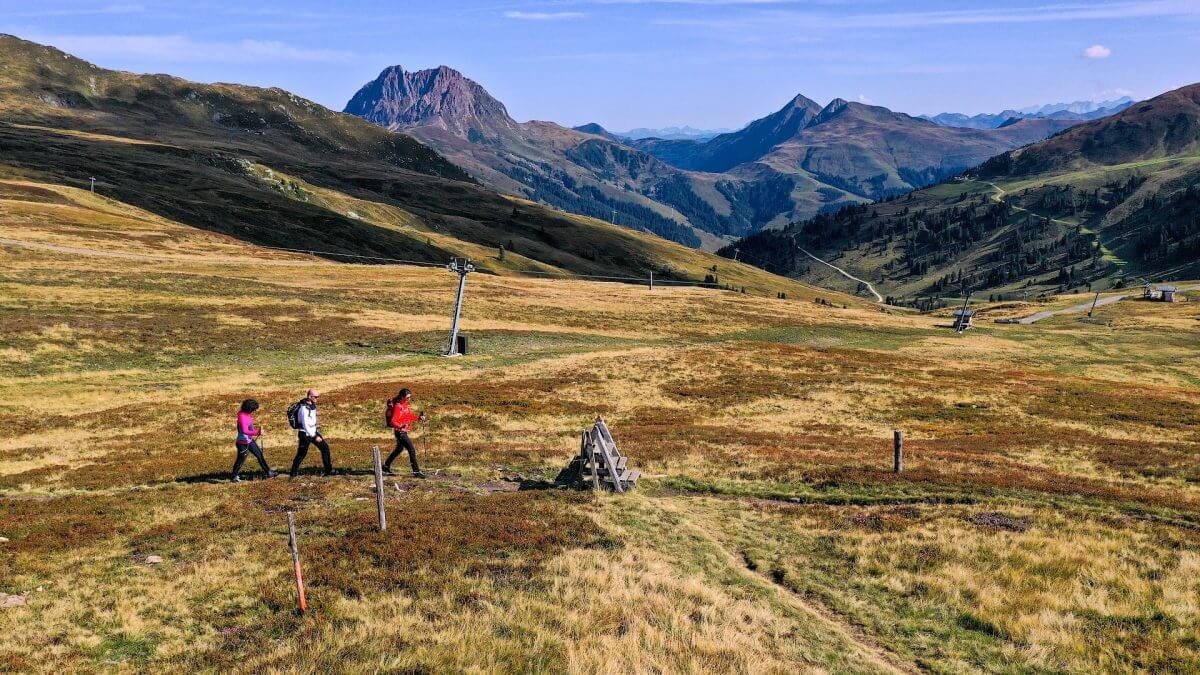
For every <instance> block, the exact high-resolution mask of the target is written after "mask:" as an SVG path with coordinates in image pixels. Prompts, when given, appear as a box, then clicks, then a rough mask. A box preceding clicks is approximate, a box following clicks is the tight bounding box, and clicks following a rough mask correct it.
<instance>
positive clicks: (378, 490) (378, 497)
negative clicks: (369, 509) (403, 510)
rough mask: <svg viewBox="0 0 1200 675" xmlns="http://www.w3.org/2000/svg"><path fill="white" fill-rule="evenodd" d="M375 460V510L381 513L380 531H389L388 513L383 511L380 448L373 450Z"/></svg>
mask: <svg viewBox="0 0 1200 675" xmlns="http://www.w3.org/2000/svg"><path fill="white" fill-rule="evenodd" d="M371 454H372V455H374V459H375V510H376V511H378V512H379V531H380V532H383V531H384V530H386V529H387V512H386V511H384V509H383V463H382V462H380V460H379V446H378V445H376V446H375V447H373V448H371Z"/></svg>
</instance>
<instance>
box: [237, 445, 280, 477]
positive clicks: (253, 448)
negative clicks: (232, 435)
mask: <svg viewBox="0 0 1200 675" xmlns="http://www.w3.org/2000/svg"><path fill="white" fill-rule="evenodd" d="M248 454H250V455H254V459H257V460H258V465H259V466H261V467H262V470H263V473H271V467H269V466H267V458H266V457H263V452H262V448H260V447H258V443H257V442H255V441H250V442H249V443H244V444H243V443H238V444H237V459H235V460H233V475H234V476H237V475H238V474H239V473H240V472H241V470H242V464H244V463H245V462H246V455H248Z"/></svg>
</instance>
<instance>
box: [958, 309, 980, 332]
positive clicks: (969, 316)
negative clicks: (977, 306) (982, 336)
mask: <svg viewBox="0 0 1200 675" xmlns="http://www.w3.org/2000/svg"><path fill="white" fill-rule="evenodd" d="M974 327H975V310H973V309H956V310H954V330H955V332H957V333H961V332H963V331H964V330H967V329H968V328H974Z"/></svg>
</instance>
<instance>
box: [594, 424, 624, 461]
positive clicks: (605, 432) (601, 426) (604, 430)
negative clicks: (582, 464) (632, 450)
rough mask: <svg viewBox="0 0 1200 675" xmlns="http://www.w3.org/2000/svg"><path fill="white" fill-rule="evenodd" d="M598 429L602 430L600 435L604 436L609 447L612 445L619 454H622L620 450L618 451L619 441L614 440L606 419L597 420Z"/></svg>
mask: <svg viewBox="0 0 1200 675" xmlns="http://www.w3.org/2000/svg"><path fill="white" fill-rule="evenodd" d="M596 429H598V430H599V431H600V435H601V436H603V437H604V441H605V442H606V443H608V445H609V447H611V448H612V449H613V451H614V452H616V453H617V454H618V455H619V454H621V453H620V452H619V451H617V442H616V441H614V440H613V437H612V434H611V433H609V431H608V424H607V423H605V421H604V420H602V419H598V420H596Z"/></svg>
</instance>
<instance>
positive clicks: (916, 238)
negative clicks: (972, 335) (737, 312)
mask: <svg viewBox="0 0 1200 675" xmlns="http://www.w3.org/2000/svg"><path fill="white" fill-rule="evenodd" d="M1124 103H1125V102H1122V103H1121V104H1122V105H1124ZM1093 112H1094V111H1093ZM1031 121H1034V120H1029V119H1026V120H1022V121H1021V124H1024V123H1027V122H1031ZM801 247H803V250H801ZM809 253H811V254H813V255H816V256H818V257H820V258H822V259H824V260H827V261H831V262H832V263H833V264H835V265H837V266H838V267H840V268H842V269H844V270H846V271H847V272H849V273H850V274H852V275H854V276H856V277H858V278H861V279H864V280H866V281H869V282H871V283H872V284H873V285H874V287H875V288H876V289H877V290H878V292H880V293H883V294H885V295H888V296H892V297H893V298H896V299H899V300H909V301H916V302H917V304H918V305H920V306H928V303H930V302H934V301H933V300H931V298H937V297H939V296H940V297H942V298H950V299H951V300H950V301H951V302H962V299H961V293H962V291H964V290H969V291H972V292H974V293H976V295H977V296H981V297H986V296H988V295H995V296H998V295H1004V296H1005V297H1009V298H1013V297H1016V298H1022V297H1026V296H1027V295H1029V296H1034V297H1035V296H1036V295H1038V294H1043V293H1057V292H1062V291H1065V290H1074V291H1079V290H1092V289H1095V290H1100V289H1104V288H1107V287H1109V286H1111V285H1113V284H1116V283H1118V281H1120V282H1122V283H1126V284H1133V283H1142V281H1144V280H1147V279H1149V280H1155V279H1162V278H1164V277H1168V276H1169V277H1171V278H1177V279H1178V278H1184V279H1187V278H1196V277H1198V276H1200V84H1193V85H1190V86H1187V87H1183V88H1181V89H1177V90H1175V91H1170V92H1167V93H1165V94H1162V95H1160V96H1156V97H1154V98H1152V99H1149V100H1146V101H1141V102H1139V103H1135V104H1133V105H1132V106H1129V107H1127V108H1126V109H1125V110H1123V111H1121V112H1119V113H1117V114H1115V115H1112V116H1108V117H1104V118H1102V119H1097V120H1093V121H1089V122H1084V123H1081V124H1077V125H1075V126H1073V127H1071V128H1070V129H1067V130H1065V131H1063V132H1061V133H1059V134H1057V135H1055V136H1053V137H1050V138H1048V139H1046V140H1043V141H1040V142H1037V143H1033V144H1030V145H1027V146H1024V147H1021V148H1018V149H1014V150H1011V151H1008V152H1004V153H1001V154H999V155H997V156H996V157H993V158H991V159H988V160H987V161H986V162H984V163H983V164H982V165H980V166H979V167H976V168H974V169H972V170H971V171H969V172H967V173H966V174H965V175H963V176H956V177H955V178H954V179H952V180H949V181H945V182H943V183H941V184H939V185H936V186H932V187H929V188H925V189H921V190H917V191H914V192H911V193H909V194H907V195H904V196H901V197H895V198H889V199H886V200H882V201H879V202H875V203H873V204H867V205H855V206H848V207H846V208H844V209H842V210H840V211H838V212H836V213H829V214H822V215H819V216H817V217H815V218H812V219H809V220H806V221H802V222H798V223H795V224H793V225H790V226H788V227H787V228H785V229H784V230H782V231H766V232H761V233H758V234H755V235H752V236H750V237H748V238H746V239H744V240H742V241H740V242H737V243H736V244H733V245H731V246H730V247H728V248H726V249H724V250H723V251H722V255H726V256H729V257H733V256H734V255H738V256H739V257H740V259H741V260H751V261H755V262H756V263H757V264H759V265H761V266H763V267H765V268H766V269H769V270H771V271H774V272H777V273H783V274H789V275H792V276H795V277H797V278H800V279H802V280H804V281H808V282H812V283H817V284H822V285H829V286H834V287H842V288H845V289H846V290H853V289H854V283H851V284H850V285H849V286H847V285H846V283H847V282H846V277H843V276H841V275H840V274H839V273H837V272H836V271H834V270H832V269H831V268H829V267H826V266H823V265H819V264H814V263H813V260H812V258H811V257H809V255H808V254H809Z"/></svg>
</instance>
